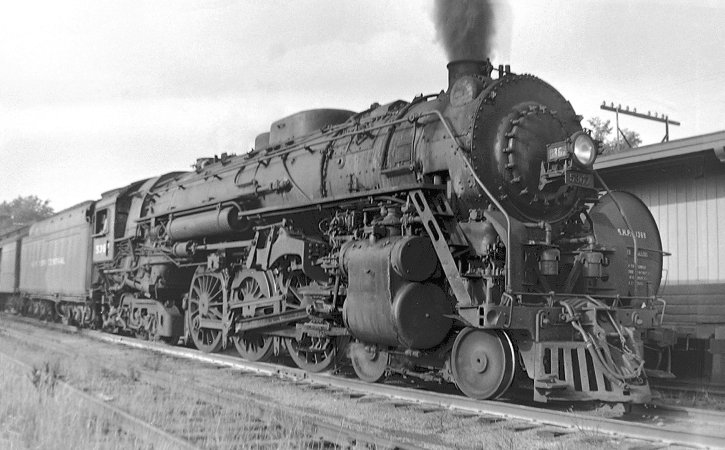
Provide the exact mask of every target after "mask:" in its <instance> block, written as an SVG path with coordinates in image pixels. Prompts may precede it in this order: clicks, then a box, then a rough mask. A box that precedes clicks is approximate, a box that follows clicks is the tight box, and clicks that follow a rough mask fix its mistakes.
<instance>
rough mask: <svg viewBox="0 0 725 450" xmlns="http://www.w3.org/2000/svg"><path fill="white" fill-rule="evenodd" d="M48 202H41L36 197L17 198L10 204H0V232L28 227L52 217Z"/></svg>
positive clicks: (51, 209)
mask: <svg viewBox="0 0 725 450" xmlns="http://www.w3.org/2000/svg"><path fill="white" fill-rule="evenodd" d="M53 213H54V211H53V208H52V207H51V206H50V200H45V201H43V200H41V199H39V198H38V197H37V196H36V195H29V196H27V197H21V196H18V198H16V199H15V200H12V201H10V202H7V201H5V202H2V203H0V230H3V231H4V230H8V229H9V228H12V227H14V226H18V225H28V224H31V223H33V222H35V221H37V220H40V219H45V218H46V217H49V216H52V215H53Z"/></svg>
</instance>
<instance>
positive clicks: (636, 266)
mask: <svg viewBox="0 0 725 450" xmlns="http://www.w3.org/2000/svg"><path fill="white" fill-rule="evenodd" d="M592 172H594V175H595V176H596V177H597V179H598V180H599V183H601V185H602V186H603V187H604V190H605V191H607V194H609V195H610V197H612V201H613V202H614V206H616V207H617V210H619V214H620V215H621V216H622V219H624V224H625V225H627V229H628V230H629V234H630V235H631V236H632V243H633V247H634V249H633V251H634V259H633V261H634V296H635V297H636V296H637V284H638V278H639V260H638V253H639V246H638V244H637V236H636V235H635V233H634V228H632V224H631V223H629V219H627V215H626V214H625V213H624V210H623V209H622V205H620V204H619V202H618V201H617V197H615V196H614V194H613V193H612V191H611V190H610V189H609V186H607V183H605V182H604V180H603V179H602V177H601V175H599V172H597V171H596V170H592ZM645 294H646V292H645Z"/></svg>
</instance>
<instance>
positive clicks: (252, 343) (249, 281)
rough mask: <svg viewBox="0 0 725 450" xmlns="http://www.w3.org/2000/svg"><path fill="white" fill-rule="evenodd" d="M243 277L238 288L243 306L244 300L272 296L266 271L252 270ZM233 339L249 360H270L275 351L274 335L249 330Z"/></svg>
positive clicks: (241, 354) (240, 353) (244, 356)
mask: <svg viewBox="0 0 725 450" xmlns="http://www.w3.org/2000/svg"><path fill="white" fill-rule="evenodd" d="M243 277H244V278H242V281H241V283H240V285H239V288H237V289H236V292H237V293H238V295H239V300H240V301H241V302H242V306H244V305H243V304H244V302H253V301H257V300H260V299H263V298H269V297H270V295H271V291H272V289H271V287H270V283H269V280H268V279H267V277H266V276H265V274H264V273H262V272H258V271H250V272H249V274H247V275H244V276H243ZM232 341H233V342H234V347H236V349H237V352H239V355H240V356H241V357H242V358H244V359H247V360H249V361H268V360H269V359H270V358H271V357H272V354H273V352H274V347H273V345H272V344H273V343H274V338H273V337H272V336H265V335H263V334H259V333H254V332H249V331H248V332H246V333H244V335H242V336H235V337H234V338H232Z"/></svg>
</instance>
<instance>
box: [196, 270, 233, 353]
mask: <svg viewBox="0 0 725 450" xmlns="http://www.w3.org/2000/svg"><path fill="white" fill-rule="evenodd" d="M225 285H226V283H225V281H224V278H222V275H221V274H218V273H215V272H200V273H197V274H196V275H194V279H193V280H192V282H191V290H190V291H189V328H190V330H191V339H192V340H193V341H194V345H196V348H198V349H199V350H201V351H202V352H204V353H213V352H216V351H218V350H219V349H220V348H221V347H222V330H221V329H215V328H204V327H202V326H201V320H202V319H210V320H214V321H218V322H221V321H222V308H223V304H224V301H226V295H227V293H226V288H225Z"/></svg>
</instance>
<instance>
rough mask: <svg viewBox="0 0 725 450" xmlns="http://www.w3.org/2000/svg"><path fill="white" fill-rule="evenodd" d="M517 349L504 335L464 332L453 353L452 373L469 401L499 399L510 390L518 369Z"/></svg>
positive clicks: (473, 331) (490, 331) (478, 330)
mask: <svg viewBox="0 0 725 450" xmlns="http://www.w3.org/2000/svg"><path fill="white" fill-rule="evenodd" d="M515 362H516V360H515V352H514V346H513V343H512V342H511V339H510V338H509V337H508V335H507V334H506V333H504V332H502V331H495V330H480V329H476V328H465V329H464V330H463V331H461V332H460V333H459V334H458V336H457V337H456V341H455V343H454V344H453V350H452V351H451V369H452V370H453V378H454V380H455V382H456V385H457V386H458V388H459V389H460V390H461V392H463V393H464V394H466V395H467V396H469V397H472V398H475V399H478V400H487V399H494V398H497V397H500V396H501V395H502V394H503V393H504V392H506V390H507V389H508V388H509V386H511V382H512V381H513V379H514V369H515Z"/></svg>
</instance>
